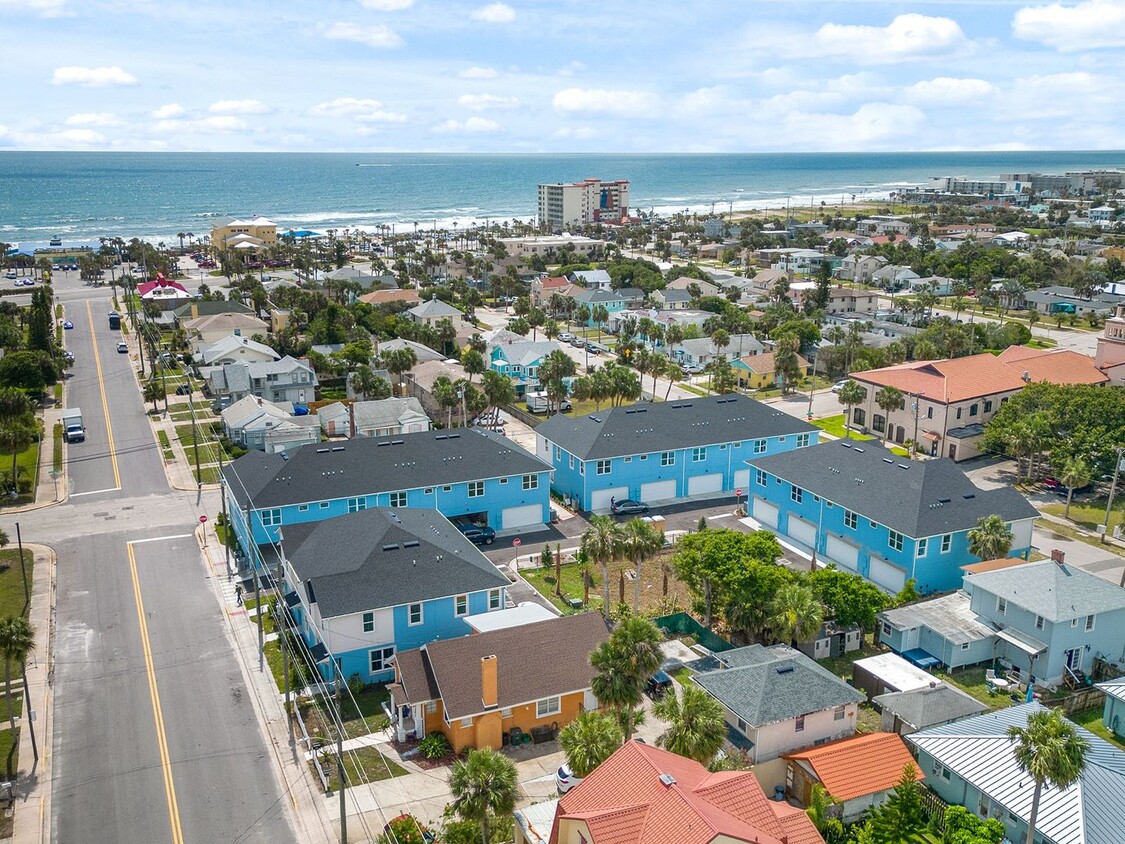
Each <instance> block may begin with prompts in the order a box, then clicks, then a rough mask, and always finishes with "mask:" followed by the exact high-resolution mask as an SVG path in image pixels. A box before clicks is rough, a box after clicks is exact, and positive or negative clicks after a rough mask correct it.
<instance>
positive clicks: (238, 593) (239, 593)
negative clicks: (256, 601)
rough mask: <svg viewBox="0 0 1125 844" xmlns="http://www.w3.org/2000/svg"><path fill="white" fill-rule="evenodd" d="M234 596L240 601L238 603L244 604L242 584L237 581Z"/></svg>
mask: <svg viewBox="0 0 1125 844" xmlns="http://www.w3.org/2000/svg"><path fill="white" fill-rule="evenodd" d="M234 597H235V599H236V600H237V601H238V605H239V606H240V607H241V606H242V584H241V583H236V584H235V585H234Z"/></svg>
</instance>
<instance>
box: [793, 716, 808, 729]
mask: <svg viewBox="0 0 1125 844" xmlns="http://www.w3.org/2000/svg"><path fill="white" fill-rule="evenodd" d="M793 726H794V728H795V729H796V731H797V732H798V733H801V732H804V730H805V716H804V715H798V716H797V721H796V723H795V724H794V725H793Z"/></svg>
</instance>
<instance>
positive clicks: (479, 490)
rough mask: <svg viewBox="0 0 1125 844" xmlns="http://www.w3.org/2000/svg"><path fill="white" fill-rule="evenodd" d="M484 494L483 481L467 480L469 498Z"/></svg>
mask: <svg viewBox="0 0 1125 844" xmlns="http://www.w3.org/2000/svg"><path fill="white" fill-rule="evenodd" d="M482 495H484V481H469V498H480V497H481V496H482Z"/></svg>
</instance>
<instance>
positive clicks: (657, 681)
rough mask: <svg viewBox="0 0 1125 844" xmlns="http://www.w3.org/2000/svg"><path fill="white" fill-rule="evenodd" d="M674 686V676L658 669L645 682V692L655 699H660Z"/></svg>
mask: <svg viewBox="0 0 1125 844" xmlns="http://www.w3.org/2000/svg"><path fill="white" fill-rule="evenodd" d="M671 688H672V678H671V677H669V676H668V675H667V674H665V673H664V672H663V671H657V672H656V673H655V674H653V675H652V676H651V677H649V678H648V682H647V683H646V684H645V694H646V695H648V696H649V697H650V698H652V699H653V700H660V699H661V698H662V697H664V695H666V694H668V692H669V691H670V690H671Z"/></svg>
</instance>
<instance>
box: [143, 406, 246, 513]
mask: <svg viewBox="0 0 1125 844" xmlns="http://www.w3.org/2000/svg"><path fill="white" fill-rule="evenodd" d="M164 401H165V404H167V401H168V391H167V390H165V391H164ZM188 407H190V408H191V445H192V448H193V449H194V451H195V483H196V486H197V487H199V488H200V489H202V487H203V472H202V471H201V470H200V468H199V428H198V426H197V425H196V423H195V402H194V401H193V400H192V396H191V394H190V393H188ZM165 410H167V407H165ZM220 450H221V446H220ZM246 506H247V508H248V512H247V516H246V520H247V522H248V523H249V520H250V515H249V506H250V505H249V503H248V504H247V505H246Z"/></svg>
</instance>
